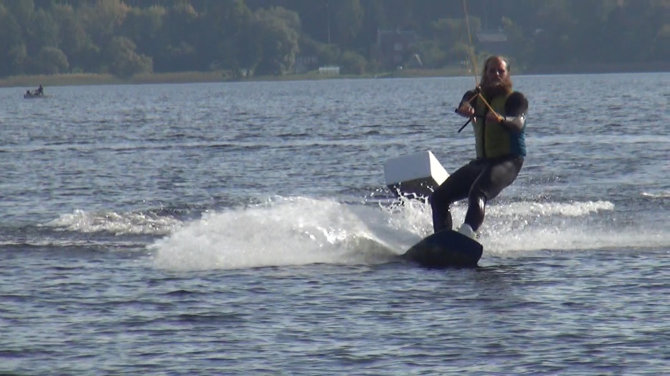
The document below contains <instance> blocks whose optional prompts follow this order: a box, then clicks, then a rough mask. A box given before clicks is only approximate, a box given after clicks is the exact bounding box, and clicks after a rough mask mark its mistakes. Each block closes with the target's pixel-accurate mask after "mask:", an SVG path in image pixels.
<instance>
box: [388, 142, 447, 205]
mask: <svg viewBox="0 0 670 376" xmlns="http://www.w3.org/2000/svg"><path fill="white" fill-rule="evenodd" d="M384 177H385V179H386V186H387V187H389V189H391V190H392V191H393V193H395V194H396V195H399V196H412V195H414V196H417V197H428V196H430V194H431V193H432V192H433V191H434V190H435V188H437V187H439V186H440V184H442V182H444V181H445V180H447V177H449V174H448V173H447V171H446V170H445V169H444V167H442V165H441V164H440V162H439V161H438V160H437V158H435V155H433V153H431V152H430V151H423V152H420V153H416V154H411V155H405V156H401V157H397V158H392V159H389V160H388V161H386V163H384Z"/></svg>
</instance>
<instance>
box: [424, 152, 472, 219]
mask: <svg viewBox="0 0 670 376" xmlns="http://www.w3.org/2000/svg"><path fill="white" fill-rule="evenodd" d="M482 166H483V165H482V164H481V163H479V162H478V161H472V162H470V163H468V164H466V165H465V166H463V167H461V168H459V169H458V170H456V171H455V172H454V173H453V174H451V175H449V177H448V178H447V180H445V181H444V183H442V185H440V186H439V187H437V189H436V190H435V192H433V194H432V195H431V196H430V206H431V208H432V211H433V231H435V232H439V231H442V230H451V228H452V218H451V211H450V206H451V204H452V203H454V202H456V201H458V200H462V199H464V198H466V197H468V192H469V191H470V186H471V185H472V182H473V181H475V179H476V178H477V176H479V174H480V173H481V168H482Z"/></svg>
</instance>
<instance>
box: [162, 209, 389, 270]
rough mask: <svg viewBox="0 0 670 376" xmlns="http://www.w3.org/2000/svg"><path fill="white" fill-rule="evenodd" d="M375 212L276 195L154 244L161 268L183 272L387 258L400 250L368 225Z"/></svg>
mask: <svg viewBox="0 0 670 376" xmlns="http://www.w3.org/2000/svg"><path fill="white" fill-rule="evenodd" d="M371 212H377V213H379V211H378V210H375V209H374V208H365V207H359V206H350V205H344V204H341V203H338V202H335V201H331V200H316V199H309V198H302V197H297V198H281V197H276V198H273V199H272V200H269V201H268V202H267V203H265V204H263V205H259V206H255V207H248V208H238V209H232V210H228V211H224V212H212V213H206V214H205V215H204V216H203V217H202V219H200V220H197V221H193V222H191V223H188V224H185V225H184V226H183V227H182V228H180V229H179V230H177V231H176V232H175V233H173V234H172V235H170V236H168V237H166V238H164V239H161V240H159V241H157V242H156V243H154V244H153V245H152V246H151V247H150V248H151V249H152V250H154V251H155V257H154V260H155V264H156V265H157V266H158V267H161V268H167V269H177V270H203V269H231V268H246V267H260V266H278V265H304V264H314V263H342V264H355V263H369V262H375V260H376V262H383V261H384V260H385V259H388V258H389V257H392V256H394V254H393V251H392V250H391V249H390V248H389V246H388V245H387V244H386V243H385V242H384V241H382V240H381V239H380V238H379V237H378V236H377V235H375V233H374V231H373V230H372V229H371V228H370V227H369V226H368V223H366V220H365V219H366V218H367V219H368V220H369V219H370V217H371V216H372V217H374V216H375V215H374V214H373V213H371ZM373 223H374V220H373Z"/></svg>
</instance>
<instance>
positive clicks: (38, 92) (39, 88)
mask: <svg viewBox="0 0 670 376" xmlns="http://www.w3.org/2000/svg"><path fill="white" fill-rule="evenodd" d="M35 95H44V88H43V87H42V84H40V86H39V87H38V88H37V90H35Z"/></svg>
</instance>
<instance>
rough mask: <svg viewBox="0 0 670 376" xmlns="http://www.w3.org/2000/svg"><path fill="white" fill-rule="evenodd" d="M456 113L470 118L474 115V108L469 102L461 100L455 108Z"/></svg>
mask: <svg viewBox="0 0 670 376" xmlns="http://www.w3.org/2000/svg"><path fill="white" fill-rule="evenodd" d="M456 113H457V114H459V115H461V116H464V117H467V118H471V117H473V116H475V109H474V107H472V105H470V103H468V102H463V103H461V105H460V106H459V107H458V108H457V109H456Z"/></svg>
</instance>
